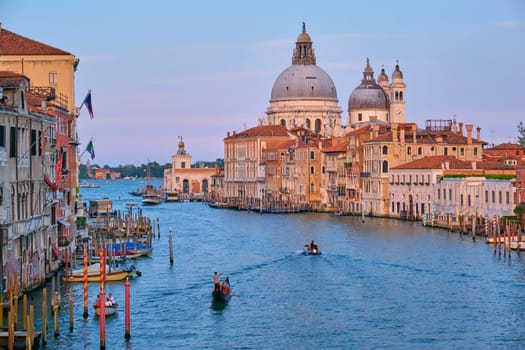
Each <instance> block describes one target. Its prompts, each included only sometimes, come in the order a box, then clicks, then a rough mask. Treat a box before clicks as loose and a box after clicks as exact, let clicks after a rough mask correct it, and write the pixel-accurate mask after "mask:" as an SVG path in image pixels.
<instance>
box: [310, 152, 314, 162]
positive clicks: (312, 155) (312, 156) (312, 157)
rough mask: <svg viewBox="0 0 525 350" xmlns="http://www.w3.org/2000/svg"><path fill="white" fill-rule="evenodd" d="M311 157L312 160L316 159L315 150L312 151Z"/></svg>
mask: <svg viewBox="0 0 525 350" xmlns="http://www.w3.org/2000/svg"><path fill="white" fill-rule="evenodd" d="M310 159H311V160H314V159H315V152H314V151H310Z"/></svg>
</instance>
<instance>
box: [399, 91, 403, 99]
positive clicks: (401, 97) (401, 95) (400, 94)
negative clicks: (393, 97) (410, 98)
mask: <svg viewBox="0 0 525 350" xmlns="http://www.w3.org/2000/svg"><path fill="white" fill-rule="evenodd" d="M399 101H403V91H399Z"/></svg>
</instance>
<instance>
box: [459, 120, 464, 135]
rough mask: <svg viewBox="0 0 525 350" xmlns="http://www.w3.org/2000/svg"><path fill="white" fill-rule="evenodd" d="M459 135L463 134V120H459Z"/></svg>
mask: <svg viewBox="0 0 525 350" xmlns="http://www.w3.org/2000/svg"><path fill="white" fill-rule="evenodd" d="M459 136H463V122H459Z"/></svg>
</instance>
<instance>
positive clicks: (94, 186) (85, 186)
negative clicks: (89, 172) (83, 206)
mask: <svg viewBox="0 0 525 350" xmlns="http://www.w3.org/2000/svg"><path fill="white" fill-rule="evenodd" d="M80 188H100V185H97V184H92V183H87V184H80Z"/></svg>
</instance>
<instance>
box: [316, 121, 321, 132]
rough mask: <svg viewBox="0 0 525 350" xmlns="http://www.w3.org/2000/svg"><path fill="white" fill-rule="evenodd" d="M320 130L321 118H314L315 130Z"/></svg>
mask: <svg viewBox="0 0 525 350" xmlns="http://www.w3.org/2000/svg"><path fill="white" fill-rule="evenodd" d="M319 131H321V119H316V120H315V132H319Z"/></svg>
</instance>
